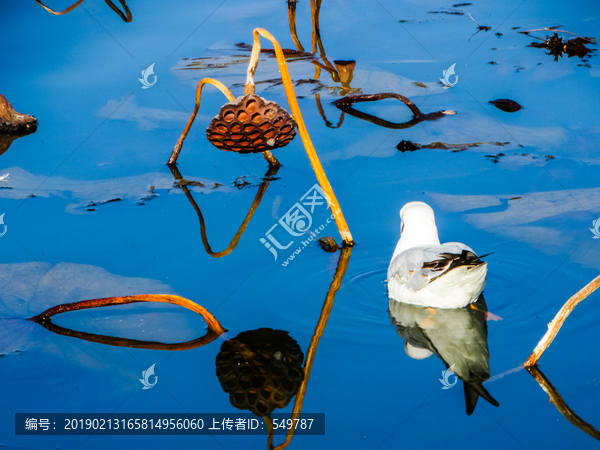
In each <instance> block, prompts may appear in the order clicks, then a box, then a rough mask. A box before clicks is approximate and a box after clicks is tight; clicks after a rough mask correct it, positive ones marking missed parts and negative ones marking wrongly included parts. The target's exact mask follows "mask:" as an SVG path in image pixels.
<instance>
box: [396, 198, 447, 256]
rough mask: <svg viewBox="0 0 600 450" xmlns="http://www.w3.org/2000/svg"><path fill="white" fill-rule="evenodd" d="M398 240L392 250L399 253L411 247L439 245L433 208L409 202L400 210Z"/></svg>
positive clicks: (421, 203)
mask: <svg viewBox="0 0 600 450" xmlns="http://www.w3.org/2000/svg"><path fill="white" fill-rule="evenodd" d="M400 222H401V226H400V240H399V241H398V245H397V246H396V250H395V251H394V256H393V257H392V259H393V258H395V257H396V256H397V255H398V254H399V253H401V252H403V251H404V250H407V249H409V248H413V247H422V246H428V245H439V243H440V239H439V237H438V230H437V227H436V226H435V215H434V213H433V209H432V208H431V206H429V205H428V204H427V203H423V202H410V203H407V204H406V205H404V206H403V207H402V209H401V210H400Z"/></svg>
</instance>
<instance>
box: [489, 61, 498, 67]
mask: <svg viewBox="0 0 600 450" xmlns="http://www.w3.org/2000/svg"><path fill="white" fill-rule="evenodd" d="M488 64H491V65H492V66H497V65H498V63H497V62H496V61H490V62H489V63H488Z"/></svg>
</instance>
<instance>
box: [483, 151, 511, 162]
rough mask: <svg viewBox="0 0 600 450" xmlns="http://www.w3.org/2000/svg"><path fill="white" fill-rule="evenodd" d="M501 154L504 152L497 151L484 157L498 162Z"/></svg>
mask: <svg viewBox="0 0 600 450" xmlns="http://www.w3.org/2000/svg"><path fill="white" fill-rule="evenodd" d="M503 156H506V155H505V154H504V153H498V154H496V155H485V157H486V158H488V159H489V160H490V161H492V162H493V163H494V164H498V161H500V158H502V157H503Z"/></svg>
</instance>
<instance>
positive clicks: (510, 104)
mask: <svg viewBox="0 0 600 450" xmlns="http://www.w3.org/2000/svg"><path fill="white" fill-rule="evenodd" d="M488 103H491V104H492V105H494V106H495V107H496V108H498V109H500V110H502V111H504V112H508V113H513V112H517V111H518V110H520V109H521V108H523V106H521V105H519V104H518V103H517V102H515V101H514V100H509V99H507V98H499V99H498V100H490V101H489V102H488Z"/></svg>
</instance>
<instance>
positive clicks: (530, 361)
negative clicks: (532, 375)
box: [524, 275, 600, 367]
mask: <svg viewBox="0 0 600 450" xmlns="http://www.w3.org/2000/svg"><path fill="white" fill-rule="evenodd" d="M599 287H600V275H599V276H597V277H596V278H594V279H593V280H592V281H590V283H589V284H588V285H587V286H585V287H584V288H583V289H582V290H580V291H579V292H578V293H577V294H575V295H574V296H573V297H571V298H570V299H569V300H567V303H565V304H564V305H563V307H562V308H560V311H558V313H557V314H556V316H555V317H554V319H552V322H550V323H549V324H548V331H547V332H546V334H545V335H544V337H543V338H542V339H541V340H540V342H538V345H536V347H535V348H534V349H533V352H532V353H531V355H530V356H529V358H527V361H525V364H524V366H525V367H532V366H535V365H536V364H537V362H538V360H539V359H540V357H541V356H542V355H543V354H544V352H545V351H546V349H547V348H548V347H549V346H550V344H552V341H553V340H554V338H555V337H556V335H557V334H558V331H559V330H560V327H562V325H563V323H564V321H565V320H566V319H567V317H569V314H571V311H573V309H574V308H575V306H577V304H578V303H579V302H581V301H582V300H585V299H586V298H587V297H588V296H589V295H590V294H591V293H592V292H594V291H595V290H596V289H598V288H599Z"/></svg>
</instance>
